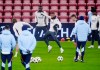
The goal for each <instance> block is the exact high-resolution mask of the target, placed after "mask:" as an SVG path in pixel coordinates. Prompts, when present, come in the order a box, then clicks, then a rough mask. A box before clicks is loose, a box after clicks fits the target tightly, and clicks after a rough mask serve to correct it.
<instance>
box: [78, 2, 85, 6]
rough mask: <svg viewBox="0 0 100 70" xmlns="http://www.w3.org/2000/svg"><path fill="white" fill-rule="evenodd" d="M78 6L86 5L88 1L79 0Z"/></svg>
mask: <svg viewBox="0 0 100 70" xmlns="http://www.w3.org/2000/svg"><path fill="white" fill-rule="evenodd" d="M78 6H79V7H80V6H84V7H85V6H86V2H85V0H78Z"/></svg>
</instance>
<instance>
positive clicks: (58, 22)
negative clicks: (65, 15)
mask: <svg viewBox="0 0 100 70" xmlns="http://www.w3.org/2000/svg"><path fill="white" fill-rule="evenodd" d="M57 24H58V25H59V28H58V30H61V28H62V25H61V22H60V21H59V20H57Z"/></svg>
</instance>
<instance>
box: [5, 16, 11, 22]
mask: <svg viewBox="0 0 100 70" xmlns="http://www.w3.org/2000/svg"><path fill="white" fill-rule="evenodd" d="M3 19H4V23H11V22H12V16H3Z"/></svg>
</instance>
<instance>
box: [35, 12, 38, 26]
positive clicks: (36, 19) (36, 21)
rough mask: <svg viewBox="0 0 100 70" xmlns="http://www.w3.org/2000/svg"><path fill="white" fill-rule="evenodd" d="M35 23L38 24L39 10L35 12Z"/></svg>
mask: <svg viewBox="0 0 100 70" xmlns="http://www.w3.org/2000/svg"><path fill="white" fill-rule="evenodd" d="M35 23H36V25H37V24H38V18H37V12H35Z"/></svg>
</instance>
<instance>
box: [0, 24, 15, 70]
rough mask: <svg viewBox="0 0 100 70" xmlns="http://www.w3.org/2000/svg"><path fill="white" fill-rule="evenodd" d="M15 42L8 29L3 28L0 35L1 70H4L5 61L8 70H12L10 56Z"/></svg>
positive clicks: (6, 27) (7, 27)
mask: <svg viewBox="0 0 100 70" xmlns="http://www.w3.org/2000/svg"><path fill="white" fill-rule="evenodd" d="M15 45H16V41H15V38H14V36H13V35H12V34H11V32H10V27H9V26H8V25H6V26H5V28H4V30H3V31H2V34H1V35H0V47H1V60H2V65H1V70H5V66H6V60H7V61H8V70H12V56H13V53H12V51H13V49H14V48H15Z"/></svg>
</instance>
